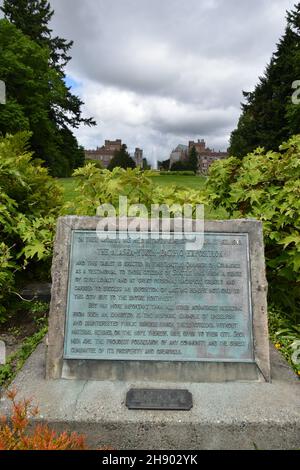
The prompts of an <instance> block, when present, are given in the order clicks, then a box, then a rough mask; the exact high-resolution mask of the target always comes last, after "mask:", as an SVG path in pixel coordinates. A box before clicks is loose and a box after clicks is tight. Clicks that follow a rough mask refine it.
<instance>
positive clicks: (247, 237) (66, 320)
mask: <svg viewBox="0 0 300 470" xmlns="http://www.w3.org/2000/svg"><path fill="white" fill-rule="evenodd" d="M75 232H77V233H83V234H84V233H87V232H90V233H93V232H94V231H93V230H81V229H79V230H72V232H71V247H70V254H69V266H70V264H71V259H72V253H73V246H74V245H73V242H74V233H75ZM100 232H102V233H105V231H100ZM120 232H122V233H128V232H125V231H123V230H120ZM154 233H155V234H156V235H158V234H160V232H154ZM173 233H174V232H173ZM193 233H197V232H186V234H187V235H191V234H193ZM207 233H209V234H210V235H215V236H220V237H222V236H226V235H230V236H232V237H233V236H234V235H235V234H233V233H228V232H211V231H209V232H207ZM236 235H237V236H244V237H245V239H246V260H247V272H246V275H247V297H248V311H249V323H250V324H251V328H250V332H249V333H250V335H249V336H250V340H249V343H250V344H251V351H250V352H251V356H252V357H251V359H235V360H234V361H233V359H226V358H224V359H221V358H217V357H216V358H203V360H201V359H197V358H194V359H193V358H189V359H187V358H181V361H180V362H218V363H221V362H229V363H230V362H234V363H243V364H245V363H253V362H255V358H254V344H253V328H252V325H253V314H252V299H251V266H250V256H249V251H250V250H249V235H248V233H241V232H239V233H237V234H236ZM70 286H71V279H70V276H69V280H68V294H67V305H66V314H65V331H67V329H68V328H67V327H68V322H69V318H68V307H69V301H70ZM63 358H64V360H65V359H66V360H76V361H80V360H88V361H92V360H97V361H130V360H132V361H134V360H138V361H149V362H153V361H154V362H155V361H157V362H166V359H164V360H163V359H158V358H156V359H147V358H140V359H129V358H117V357H112V358H109V357H103V358H95V357H71V355H68V354H67V353H66V341H64V357H63ZM167 362H178V360H176V359H171V360H170V359H169V360H168V361H167Z"/></svg>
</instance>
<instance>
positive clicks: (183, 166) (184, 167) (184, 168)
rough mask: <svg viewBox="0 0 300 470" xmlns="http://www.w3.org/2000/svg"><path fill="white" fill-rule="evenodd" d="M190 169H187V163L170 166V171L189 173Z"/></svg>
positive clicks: (176, 163)
mask: <svg viewBox="0 0 300 470" xmlns="http://www.w3.org/2000/svg"><path fill="white" fill-rule="evenodd" d="M189 170H190V168H189V165H188V163H187V162H181V161H179V162H175V163H173V165H172V166H171V171H189Z"/></svg>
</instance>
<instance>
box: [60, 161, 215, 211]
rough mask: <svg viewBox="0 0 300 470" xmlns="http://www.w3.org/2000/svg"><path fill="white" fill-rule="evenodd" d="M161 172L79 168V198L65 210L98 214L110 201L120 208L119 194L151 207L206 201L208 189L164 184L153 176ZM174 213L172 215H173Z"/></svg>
mask: <svg viewBox="0 0 300 470" xmlns="http://www.w3.org/2000/svg"><path fill="white" fill-rule="evenodd" d="M155 175H157V173H155V172H153V171H151V170H146V171H143V170H141V169H140V168H135V169H127V170H124V169H122V168H115V169H114V170H113V171H109V170H102V171H99V170H98V169H97V168H95V167H94V165H93V164H88V165H86V166H85V167H84V168H80V169H78V170H76V171H75V172H74V174H73V176H75V177H76V178H77V180H78V183H77V188H76V190H75V191H76V192H77V193H78V197H77V198H75V199H74V201H72V202H70V203H68V204H67V206H66V208H65V212H66V213H69V214H76V215H90V216H93V215H96V211H97V208H98V206H99V205H101V204H106V203H110V204H112V205H113V206H114V207H115V208H116V209H118V205H119V195H123V196H127V198H128V204H144V205H145V206H146V208H147V209H148V210H150V209H151V205H152V204H168V205H169V206H172V205H173V204H181V205H183V204H191V205H192V206H193V208H194V209H195V207H196V204H205V202H206V197H205V194H204V191H201V190H200V191H192V190H190V189H188V190H185V189H182V188H178V187H176V185H172V186H168V187H162V186H160V185H158V184H157V183H155V181H154V180H155V179H156V178H153V179H152V178H151V177H152V176H155ZM171 215H172V214H171Z"/></svg>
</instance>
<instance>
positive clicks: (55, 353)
mask: <svg viewBox="0 0 300 470" xmlns="http://www.w3.org/2000/svg"><path fill="white" fill-rule="evenodd" d="M100 220H101V219H100V218H98V217H77V216H68V217H62V218H59V220H58V226H57V233H56V241H55V247H54V257H53V265H52V279H53V284H52V298H51V306H50V326H49V351H48V357H47V378H49V379H59V378H69V379H76V378H83V379H99V380H143V379H145V378H146V379H147V380H153V381H155V380H164V381H170V382H172V381H174V382H185V381H187V380H189V378H191V377H192V380H193V381H194V382H202V381H210V382H223V381H231V380H239V379H240V380H254V381H257V380H261V381H269V380H270V362H269V345H268V325H267V301H266V293H267V281H266V276H265V261H264V244H263V235H262V225H261V223H260V222H258V221H257V220H229V221H207V222H205V231H208V232H218V233H248V235H249V250H250V253H249V255H250V271H251V297H252V310H253V336H254V357H255V364H237V363H221V362H218V363H205V362H197V363H188V362H178V363H177V362H176V363H172V364H171V363H170V362H160V363H158V362H147V361H140V362H139V361H126V362H124V361H91V360H80V361H79V360H77V361H74V360H66V359H63V345H64V329H65V312H66V308H67V289H68V270H69V251H70V243H71V232H72V230H78V229H81V230H96V227H97V224H98V223H99V221H100ZM130 220H132V219H130ZM156 222H157V225H158V229H159V228H160V229H161V221H159V220H157V221H156ZM122 227H123V226H122V220H120V221H117V228H119V229H122ZM142 230H143V231H144V230H146V231H147V230H149V225H148V221H144V222H143V224H142ZM171 230H174V227H171ZM193 230H194V231H195V230H196V224H195V221H193ZM190 380H191V379H190Z"/></svg>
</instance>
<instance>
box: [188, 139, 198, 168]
mask: <svg viewBox="0 0 300 470" xmlns="http://www.w3.org/2000/svg"><path fill="white" fill-rule="evenodd" d="M188 166H189V170H191V171H193V172H194V173H197V171H198V153H197V150H196V147H195V146H194V145H193V147H192V148H191V150H190V152H189V160H188Z"/></svg>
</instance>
